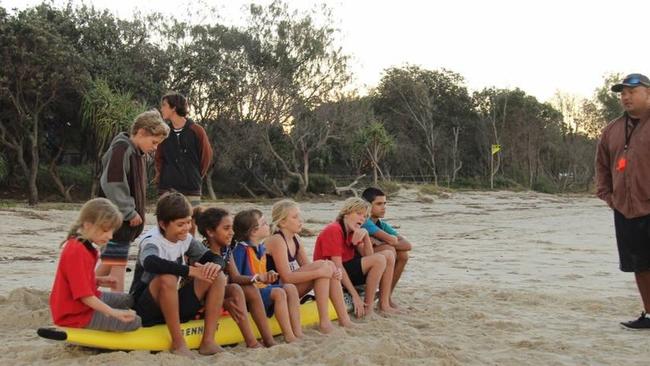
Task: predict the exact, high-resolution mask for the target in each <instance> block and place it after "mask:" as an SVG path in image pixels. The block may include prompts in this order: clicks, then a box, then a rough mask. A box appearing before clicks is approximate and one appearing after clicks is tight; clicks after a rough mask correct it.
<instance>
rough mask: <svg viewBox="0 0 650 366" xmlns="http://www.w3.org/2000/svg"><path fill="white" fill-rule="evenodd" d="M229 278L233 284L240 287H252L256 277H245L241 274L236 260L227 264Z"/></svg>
mask: <svg viewBox="0 0 650 366" xmlns="http://www.w3.org/2000/svg"><path fill="white" fill-rule="evenodd" d="M227 269H228V277H230V281H231V282H232V283H236V284H238V285H252V284H253V279H254V276H245V275H242V274H240V273H239V270H238V269H237V266H236V265H235V263H234V260H232V259H231V260H229V261H228V264H227Z"/></svg>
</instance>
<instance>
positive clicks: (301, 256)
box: [296, 239, 311, 267]
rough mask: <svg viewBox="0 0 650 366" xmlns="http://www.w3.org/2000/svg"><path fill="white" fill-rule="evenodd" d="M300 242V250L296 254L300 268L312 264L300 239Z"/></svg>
mask: <svg viewBox="0 0 650 366" xmlns="http://www.w3.org/2000/svg"><path fill="white" fill-rule="evenodd" d="M298 242H299V243H300V247H299V248H298V253H296V260H297V261H298V264H300V266H301V267H302V266H305V265H307V264H309V263H311V261H310V260H309V257H307V252H306V251H305V246H304V245H302V242H301V241H300V239H298Z"/></svg>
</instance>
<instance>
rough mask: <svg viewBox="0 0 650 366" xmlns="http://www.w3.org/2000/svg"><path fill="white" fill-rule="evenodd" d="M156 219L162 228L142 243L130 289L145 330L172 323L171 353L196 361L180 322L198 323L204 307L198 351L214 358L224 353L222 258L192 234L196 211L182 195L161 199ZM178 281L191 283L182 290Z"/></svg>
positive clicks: (165, 196)
mask: <svg viewBox="0 0 650 366" xmlns="http://www.w3.org/2000/svg"><path fill="white" fill-rule="evenodd" d="M156 218H157V220H158V225H157V226H156V227H155V228H153V229H151V230H149V231H148V232H147V233H146V234H145V237H144V238H143V239H142V241H141V242H140V250H139V252H138V260H137V263H136V267H135V275H134V277H133V284H132V285H131V290H130V291H129V292H130V293H131V294H132V295H133V299H134V304H135V305H134V309H135V311H136V313H137V314H138V315H140V317H141V318H142V325H143V326H145V327H147V326H152V325H155V324H163V323H164V324H167V328H168V329H169V334H170V336H171V341H172V349H171V351H172V353H175V354H179V355H184V356H188V357H193V354H192V352H190V350H189V349H188V347H187V342H185V338H184V337H183V334H182V332H181V325H180V323H181V322H187V321H189V320H192V319H194V317H195V316H196V314H197V313H198V312H199V310H200V309H201V308H202V307H204V306H205V321H204V328H203V329H204V330H203V337H202V339H201V345H200V347H199V353H200V354H203V355H212V354H215V353H217V352H219V351H221V347H219V345H217V344H216V343H215V338H214V335H215V332H216V329H217V320H218V319H219V315H220V313H221V306H222V305H223V297H224V291H225V288H226V277H225V275H224V274H223V272H222V269H223V266H224V261H223V258H222V257H221V256H218V255H215V254H213V253H212V252H211V251H210V250H208V248H206V247H205V246H204V245H203V244H201V243H200V242H199V241H197V240H196V239H194V238H193V237H192V235H190V234H189V230H190V226H191V224H192V207H191V206H190V203H189V202H188V201H187V199H186V198H185V197H184V196H183V195H182V194H180V193H178V192H171V193H166V194H164V195H163V196H162V197H160V199H159V200H158V204H157V205H156ZM186 258H187V261H186ZM179 278H183V279H186V280H185V281H181V285H180V287H179Z"/></svg>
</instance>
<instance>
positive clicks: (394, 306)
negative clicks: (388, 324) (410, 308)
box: [390, 299, 399, 309]
mask: <svg viewBox="0 0 650 366" xmlns="http://www.w3.org/2000/svg"><path fill="white" fill-rule="evenodd" d="M390 307H391V308H393V309H399V306H398V305H397V303H396V302H395V301H393V299H390Z"/></svg>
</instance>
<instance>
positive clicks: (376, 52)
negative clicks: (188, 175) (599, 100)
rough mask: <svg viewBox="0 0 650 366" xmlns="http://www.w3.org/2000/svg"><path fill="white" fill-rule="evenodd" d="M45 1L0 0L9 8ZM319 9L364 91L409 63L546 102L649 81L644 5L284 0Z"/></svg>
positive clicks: (647, 6) (635, 0)
mask: <svg viewBox="0 0 650 366" xmlns="http://www.w3.org/2000/svg"><path fill="white" fill-rule="evenodd" d="M199 1H200V0H199ZM40 2H41V1H39V0H0V4H1V5H2V6H4V7H5V8H9V9H11V8H14V7H17V8H24V7H26V6H29V5H34V4H38V3H40ZM256 2H258V3H268V2H269V1H267V0H263V1H256ZM323 2H325V3H326V4H328V5H329V6H330V7H331V8H332V9H333V11H334V15H335V19H336V21H337V24H336V26H337V27H338V28H339V29H340V30H341V33H340V35H339V41H340V45H341V46H342V47H343V50H344V52H346V53H347V54H349V55H351V56H352V60H351V70H352V72H353V74H354V75H355V78H356V81H355V85H356V86H357V87H359V88H360V89H362V90H365V89H367V88H372V87H374V86H376V85H377V83H378V82H379V80H380V78H381V76H382V72H383V70H384V69H386V68H388V67H391V66H402V65H404V64H406V63H408V64H413V65H420V66H422V67H424V68H427V69H438V68H446V69H449V70H452V71H455V72H458V73H460V74H461V75H463V76H464V77H465V81H466V84H467V86H468V87H469V88H470V90H477V89H481V88H483V87H488V86H497V87H510V88H514V87H519V88H521V89H523V90H525V91H526V92H527V93H529V94H531V95H534V96H536V97H537V98H538V99H540V100H541V101H546V100H548V99H549V98H550V97H551V96H552V95H553V94H554V93H555V91H556V90H561V91H562V92H566V93H571V94H576V95H579V96H585V97H589V96H591V95H592V94H593V91H594V89H595V88H596V87H598V86H600V85H601V84H602V76H603V75H604V74H605V73H609V72H621V73H624V74H628V73H632V72H641V73H644V74H646V75H648V74H649V73H650V62H649V61H650V47H648V46H647V39H648V36H647V34H648V30H647V29H648V25H647V22H645V21H644V19H645V17H647V15H648V14H650V1H647V0H646V1H640V0H628V1H625V2H621V1H601V0H594V1H591V2H581V1H571V0H535V1H532V0H528V1H527V0H519V1H514V0H512V1H511V0H489V1H480V0H453V1H415V0H391V1H389V0H358V1H353V0H346V1H343V0H326V1H312V0H304V1H297V0H294V1H287V3H288V4H289V6H290V7H291V8H295V9H310V8H312V7H313V6H314V5H316V4H320V3H323ZM54 3H55V4H63V3H65V2H64V1H61V0H54ZM86 3H87V4H93V5H95V6H96V7H98V8H108V9H110V10H111V11H113V12H114V13H115V14H117V15H118V16H120V17H129V16H130V14H131V13H132V12H133V10H134V9H136V8H137V9H139V10H141V11H142V12H144V13H148V12H151V11H158V12H161V13H166V14H172V13H174V14H179V8H178V7H179V6H178V5H173V4H175V3H176V4H182V5H181V7H184V6H185V4H187V3H188V2H187V1H185V2H183V1H179V0H157V1H156V0H150V1H148V2H140V1H135V0H128V1H124V0H86ZM136 3H137V5H136ZM194 3H197V1H194ZM202 3H205V4H209V5H210V6H214V7H216V8H217V9H219V14H222V16H221V18H222V19H221V20H220V21H221V22H224V23H226V24H241V22H242V20H241V18H242V17H243V16H245V14H244V11H243V10H242V6H244V5H245V4H248V3H250V1H245V0H223V1H217V0H203V1H202ZM180 13H182V12H180ZM626 19H629V20H630V21H629V22H627V23H626V22H625V21H626Z"/></svg>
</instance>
